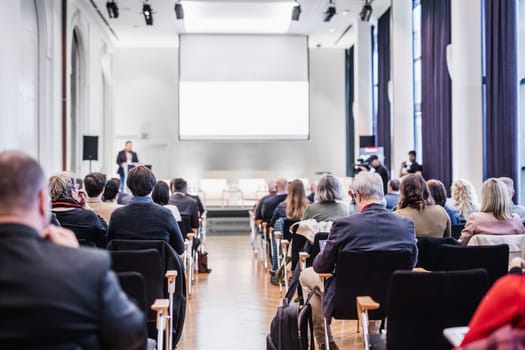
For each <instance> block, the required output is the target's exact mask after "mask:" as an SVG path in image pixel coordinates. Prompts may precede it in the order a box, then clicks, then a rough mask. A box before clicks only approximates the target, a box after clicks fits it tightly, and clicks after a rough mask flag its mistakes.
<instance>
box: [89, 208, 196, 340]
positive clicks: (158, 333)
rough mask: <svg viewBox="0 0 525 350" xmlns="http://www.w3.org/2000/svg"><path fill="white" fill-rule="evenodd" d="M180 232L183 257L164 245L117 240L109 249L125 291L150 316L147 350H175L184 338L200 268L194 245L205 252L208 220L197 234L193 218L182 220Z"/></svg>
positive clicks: (113, 265)
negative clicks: (193, 286) (196, 277)
mask: <svg viewBox="0 0 525 350" xmlns="http://www.w3.org/2000/svg"><path fill="white" fill-rule="evenodd" d="M181 231H182V232H184V233H185V251H184V254H183V255H182V256H179V255H178V254H177V253H176V252H175V251H174V250H173V248H172V247H171V246H170V245H169V244H168V243H167V242H164V241H157V240H119V239H117V240H112V241H111V242H109V243H108V245H107V249H108V250H109V252H110V254H111V257H112V269H113V270H114V271H115V272H116V273H117V276H118V278H119V281H120V284H121V286H122V289H123V290H124V291H125V292H126V294H128V296H129V297H130V298H131V299H132V300H134V301H135V302H136V304H137V305H138V306H139V308H141V309H142V310H143V312H144V313H145V315H147V318H146V319H147V324H146V327H147V329H148V342H147V343H145V344H144V348H145V349H146V348H147V349H155V348H156V349H159V350H160V349H164V348H165V349H173V348H174V345H176V344H177V343H178V341H179V339H180V337H181V335H182V330H183V326H184V319H185V313H186V298H191V295H192V284H193V282H194V280H195V271H196V270H197V268H198V251H197V249H194V244H195V243H194V242H195V241H197V239H198V240H199V241H200V246H199V251H204V244H205V242H206V216H205V215H203V216H202V217H201V218H200V220H199V228H198V230H192V229H191V221H190V218H189V217H184V216H183V222H182V224H181ZM81 243H84V244H85V245H89V244H86V242H81ZM87 243H88V242H87ZM148 306H151V309H149V308H148ZM153 338H156V342H155V341H152V339H153Z"/></svg>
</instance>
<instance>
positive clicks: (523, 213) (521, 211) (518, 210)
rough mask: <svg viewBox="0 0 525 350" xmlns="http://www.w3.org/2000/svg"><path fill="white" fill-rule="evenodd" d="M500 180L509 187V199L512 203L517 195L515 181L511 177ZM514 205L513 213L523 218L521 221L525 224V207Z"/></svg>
mask: <svg viewBox="0 0 525 350" xmlns="http://www.w3.org/2000/svg"><path fill="white" fill-rule="evenodd" d="M499 180H501V181H502V182H503V183H504V184H505V186H506V187H507V191H509V197H510V200H511V201H512V198H513V197H514V195H515V194H516V192H515V191H514V181H513V180H512V179H511V178H510V177H500V178H499ZM511 204H512V208H511V210H512V213H513V214H516V215H518V216H519V217H520V218H521V221H523V222H525V207H524V206H522V205H517V204H514V202H512V203H511Z"/></svg>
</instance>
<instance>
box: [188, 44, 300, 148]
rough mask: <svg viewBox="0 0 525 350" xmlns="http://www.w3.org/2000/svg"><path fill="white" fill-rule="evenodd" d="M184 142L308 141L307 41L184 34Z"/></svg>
mask: <svg viewBox="0 0 525 350" xmlns="http://www.w3.org/2000/svg"><path fill="white" fill-rule="evenodd" d="M179 70H180V81H179V137H180V139H181V140H246V141H248V140H306V139H308V136H309V84H308V45H307V38H306V37H305V36H283V35H257V36H253V35H251V36H248V35H182V36H181V42H180V66H179Z"/></svg>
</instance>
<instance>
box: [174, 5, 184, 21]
mask: <svg viewBox="0 0 525 350" xmlns="http://www.w3.org/2000/svg"><path fill="white" fill-rule="evenodd" d="M175 17H177V19H184V9H183V8H182V4H181V3H180V2H177V3H175Z"/></svg>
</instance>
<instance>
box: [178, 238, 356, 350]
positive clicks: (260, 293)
mask: <svg viewBox="0 0 525 350" xmlns="http://www.w3.org/2000/svg"><path fill="white" fill-rule="evenodd" d="M206 250H207V251H208V252H209V256H208V264H209V266H210V267H211V268H212V269H213V271H212V273H211V274H209V275H205V274H201V275H198V276H197V278H196V281H195V284H194V292H193V297H192V299H190V300H188V305H187V310H186V322H185V325H184V333H183V336H182V338H181V340H180V342H179V344H178V346H177V349H182V350H207V349H212V350H222V349H250V350H262V349H266V335H267V333H268V331H269V328H270V323H271V320H272V318H273V316H274V315H275V312H276V310H277V307H278V306H279V304H280V303H281V297H280V296H279V287H277V286H273V285H272V284H270V282H269V277H268V276H269V275H268V272H266V271H265V270H264V267H263V265H262V264H261V263H259V262H257V261H256V260H255V259H254V254H253V251H252V248H251V246H250V240H249V237H248V236H239V235H236V236H208V238H207V244H206ZM332 331H333V334H334V337H335V341H336V343H337V344H338V345H339V347H340V348H341V349H360V348H362V345H361V340H360V338H359V336H358V335H357V333H356V321H333V325H332Z"/></svg>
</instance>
